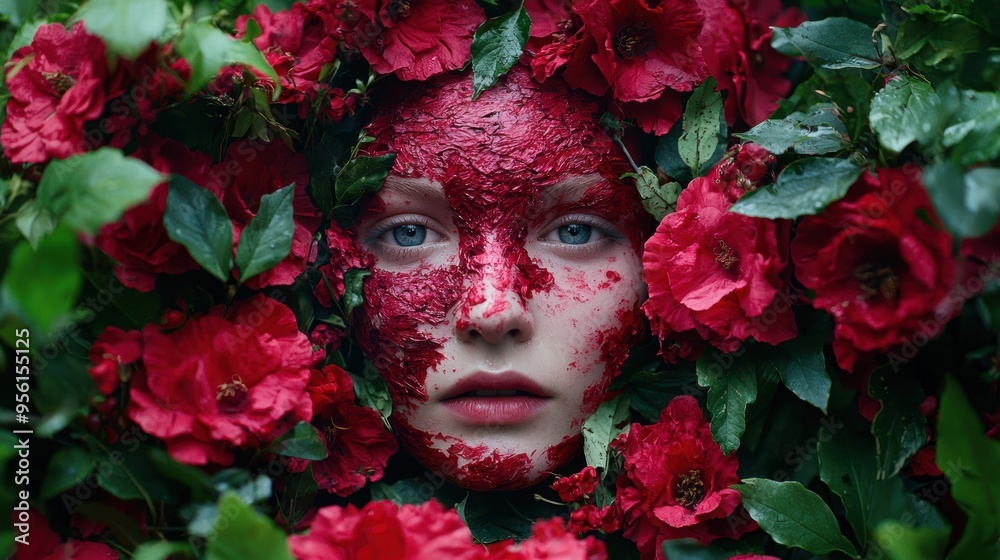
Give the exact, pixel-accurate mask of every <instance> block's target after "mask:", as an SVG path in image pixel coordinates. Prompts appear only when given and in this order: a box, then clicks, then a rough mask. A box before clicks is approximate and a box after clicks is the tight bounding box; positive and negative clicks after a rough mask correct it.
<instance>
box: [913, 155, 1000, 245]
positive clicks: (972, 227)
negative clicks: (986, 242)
mask: <svg viewBox="0 0 1000 560" xmlns="http://www.w3.org/2000/svg"><path fill="white" fill-rule="evenodd" d="M924 184H925V185H926V186H927V192H928V194H930V196H931V200H932V201H933V202H934V207H935V209H936V210H937V214H938V216H940V218H941V221H942V222H944V224H945V225H946V226H947V227H948V229H949V230H951V231H952V232H954V233H955V234H956V235H957V236H959V237H962V238H965V237H978V236H980V235H984V234H986V233H987V232H989V231H990V229H992V228H993V225H994V224H996V222H997V215H998V214H1000V169H998V168H994V167H980V168H976V169H972V170H970V171H969V172H968V173H965V174H963V173H962V170H961V169H960V168H958V167H956V166H955V165H953V164H951V163H947V162H945V163H938V164H934V165H931V166H928V167H927V168H926V169H925V171H924Z"/></svg>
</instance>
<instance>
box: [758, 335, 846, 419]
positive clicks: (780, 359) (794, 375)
mask: <svg viewBox="0 0 1000 560" xmlns="http://www.w3.org/2000/svg"><path fill="white" fill-rule="evenodd" d="M828 339H829V330H827V329H815V330H813V331H811V332H808V333H800V334H799V336H798V337H796V338H793V339H792V340H789V341H787V342H783V343H781V344H780V345H778V346H777V347H775V348H773V349H772V348H768V349H765V356H766V359H767V361H768V363H769V364H770V365H771V367H773V368H774V370H775V371H776V372H777V373H778V375H779V376H780V377H781V381H782V382H783V383H784V384H785V386H786V387H788V389H789V390H790V391H791V392H793V393H795V395H796V396H797V397H799V398H800V399H802V400H804V401H805V402H807V403H809V404H811V405H813V406H815V407H816V408H818V409H820V411H822V412H823V413H824V414H826V407H827V403H828V401H829V400H830V387H831V386H832V382H831V381H830V374H829V373H827V371H826V358H825V357H824V355H823V346H824V344H825V343H826V341H827V340H828Z"/></svg>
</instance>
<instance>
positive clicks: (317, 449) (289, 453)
mask: <svg viewBox="0 0 1000 560" xmlns="http://www.w3.org/2000/svg"><path fill="white" fill-rule="evenodd" d="M267 449H268V451H270V452H272V453H275V454H277V455H284V456H285V457H297V458H299V459H309V460H310V461H320V460H323V459H326V456H327V450H326V444H325V443H324V442H323V438H322V437H320V435H319V432H318V431H316V428H315V427H314V426H313V425H312V424H310V423H309V422H299V423H298V424H296V425H295V427H294V428H292V429H291V430H288V431H287V432H285V434H284V435H282V436H281V437H279V438H278V439H276V440H274V442H273V443H271V445H270V446H268V448H267Z"/></svg>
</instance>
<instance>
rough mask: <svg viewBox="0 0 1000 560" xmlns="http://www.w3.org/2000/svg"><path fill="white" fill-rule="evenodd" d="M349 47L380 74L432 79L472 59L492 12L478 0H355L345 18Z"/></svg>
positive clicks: (342, 18)
mask: <svg viewBox="0 0 1000 560" xmlns="http://www.w3.org/2000/svg"><path fill="white" fill-rule="evenodd" d="M340 18H341V20H343V21H344V22H345V23H346V25H347V26H348V27H349V28H350V30H349V31H347V32H346V33H345V40H346V42H347V43H348V44H349V45H350V46H351V47H352V48H354V49H357V50H359V51H361V54H362V55H363V56H364V57H365V60H367V61H368V63H369V64H371V66H372V69H373V70H375V71H376V72H378V73H379V74H391V73H395V74H396V76H397V77H399V78H400V79H403V80H426V79H427V78H429V77H431V76H434V75H435V74H441V73H443V72H447V71H449V70H457V69H459V68H461V67H462V66H464V65H465V63H466V62H468V61H469V59H470V58H472V35H473V33H475V31H476V28H477V27H478V26H479V24H480V23H482V22H483V21H485V19H486V13H485V12H484V11H483V9H482V8H481V7H479V5H478V4H477V3H476V2H474V1H473V0H438V1H434V0H409V1H388V0H354V1H350V2H346V7H345V8H344V10H343V12H342V13H341V14H340Z"/></svg>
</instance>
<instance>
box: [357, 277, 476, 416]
mask: <svg viewBox="0 0 1000 560" xmlns="http://www.w3.org/2000/svg"><path fill="white" fill-rule="evenodd" d="M364 293H365V305H364V306H363V308H362V309H361V311H360V313H361V314H360V319H361V321H360V325H361V329H360V336H359V337H358V342H359V344H360V345H361V348H362V350H364V352H365V353H366V354H367V355H368V357H369V358H371V360H372V362H373V363H374V365H375V367H376V368H377V369H378V370H379V372H381V373H382V376H383V377H384V378H385V380H386V383H388V384H389V387H390V389H392V391H391V393H392V396H393V402H394V404H395V405H396V406H408V407H412V406H415V405H416V404H417V403H418V402H426V401H427V398H428V397H427V387H426V381H425V380H426V379H427V371H428V370H430V369H431V368H433V367H435V366H436V365H437V364H439V363H440V362H441V360H442V359H443V358H444V356H443V355H442V354H441V351H440V350H441V345H442V343H443V342H444V341H443V340H436V339H434V338H433V337H431V336H430V335H429V334H427V333H425V332H421V330H420V328H419V327H420V326H421V325H427V324H430V325H437V324H440V323H442V322H444V321H445V320H446V318H447V315H448V311H449V310H450V309H451V308H453V307H454V306H455V305H456V304H457V303H458V300H459V298H460V296H461V293H462V274H461V272H460V270H459V268H458V267H456V266H449V267H444V268H433V267H422V268H420V269H418V270H416V271H412V272H386V271H384V270H379V269H378V268H377V267H374V268H373V269H372V275H371V276H370V277H368V279H367V280H366V281H365V284H364Z"/></svg>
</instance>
